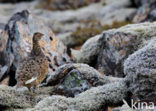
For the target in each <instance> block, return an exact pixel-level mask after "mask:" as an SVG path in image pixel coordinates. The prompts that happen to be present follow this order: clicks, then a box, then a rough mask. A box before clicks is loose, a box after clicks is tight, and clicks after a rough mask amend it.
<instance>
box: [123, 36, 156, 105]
mask: <svg viewBox="0 0 156 111" xmlns="http://www.w3.org/2000/svg"><path fill="white" fill-rule="evenodd" d="M155 44H156V39H155V38H154V39H152V40H151V41H150V42H149V43H148V44H147V45H145V46H144V47H143V48H141V49H139V50H138V51H136V52H135V53H133V54H132V55H130V56H129V58H128V59H126V61H125V63H124V73H125V74H126V75H127V79H128V80H129V90H130V91H131V92H132V93H133V94H134V95H135V96H137V97H139V98H140V100H143V101H148V102H152V101H153V102H155V104H156V99H155V97H156V71H155V67H156V66H155V61H156V56H155V53H156V45H155ZM150 96H151V97H150ZM150 98H151V99H150Z"/></svg>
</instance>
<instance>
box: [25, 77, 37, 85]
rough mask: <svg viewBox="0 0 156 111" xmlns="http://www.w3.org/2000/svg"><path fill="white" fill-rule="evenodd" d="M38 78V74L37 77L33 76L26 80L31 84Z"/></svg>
mask: <svg viewBox="0 0 156 111" xmlns="http://www.w3.org/2000/svg"><path fill="white" fill-rule="evenodd" d="M36 79H37V76H35V77H34V76H33V77H32V78H31V79H29V80H27V81H26V82H25V84H30V83H32V82H34V81H35V80H36Z"/></svg>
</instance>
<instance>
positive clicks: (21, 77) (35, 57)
mask: <svg viewBox="0 0 156 111" xmlns="http://www.w3.org/2000/svg"><path fill="white" fill-rule="evenodd" d="M42 36H43V34H41V33H39V32H37V33H35V34H34V36H33V49H32V51H31V53H30V55H29V56H28V57H26V58H24V59H23V60H21V61H20V62H19V65H18V68H17V71H16V80H17V88H18V87H21V86H26V87H27V88H28V89H29V90H30V88H31V87H33V88H36V87H37V86H38V85H39V84H40V83H41V82H42V81H43V80H44V79H45V77H46V74H47V72H48V66H49V64H48V61H47V59H46V57H45V55H44V53H43V52H42V50H41V47H40V45H39V40H40V39H41V37H42Z"/></svg>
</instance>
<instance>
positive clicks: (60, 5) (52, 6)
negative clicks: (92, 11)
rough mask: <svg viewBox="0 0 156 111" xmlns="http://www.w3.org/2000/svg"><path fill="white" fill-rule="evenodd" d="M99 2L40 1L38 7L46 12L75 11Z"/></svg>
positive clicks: (78, 0) (83, 0)
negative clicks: (46, 10)
mask: <svg viewBox="0 0 156 111" xmlns="http://www.w3.org/2000/svg"><path fill="white" fill-rule="evenodd" d="M99 1H100V0H74V1H72V0H59V1H58V0H45V1H41V3H40V6H41V7H43V8H44V9H48V10H65V9H76V8H79V7H82V6H86V5H89V4H91V3H96V2H99Z"/></svg>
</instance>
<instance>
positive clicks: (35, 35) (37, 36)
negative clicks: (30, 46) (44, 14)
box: [33, 32, 43, 42]
mask: <svg viewBox="0 0 156 111" xmlns="http://www.w3.org/2000/svg"><path fill="white" fill-rule="evenodd" d="M42 36H43V34H42V33H40V32H36V33H34V35H33V42H38V41H39V40H40V39H41V38H42Z"/></svg>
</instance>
